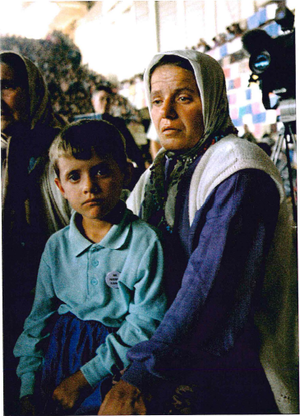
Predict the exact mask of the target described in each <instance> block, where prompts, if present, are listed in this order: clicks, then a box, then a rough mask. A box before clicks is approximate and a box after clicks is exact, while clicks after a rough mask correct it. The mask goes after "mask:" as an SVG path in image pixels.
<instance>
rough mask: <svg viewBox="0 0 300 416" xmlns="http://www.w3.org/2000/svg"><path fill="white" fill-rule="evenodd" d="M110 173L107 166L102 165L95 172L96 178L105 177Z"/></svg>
mask: <svg viewBox="0 0 300 416" xmlns="http://www.w3.org/2000/svg"><path fill="white" fill-rule="evenodd" d="M109 172H110V169H109V166H106V165H103V166H101V167H98V168H97V169H96V170H95V174H96V175H97V176H107V175H108V174H109Z"/></svg>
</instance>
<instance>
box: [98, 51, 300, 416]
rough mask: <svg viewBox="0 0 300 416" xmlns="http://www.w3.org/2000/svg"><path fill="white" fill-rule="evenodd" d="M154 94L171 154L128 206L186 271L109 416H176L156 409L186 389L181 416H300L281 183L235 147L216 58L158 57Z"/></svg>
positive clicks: (239, 144)
mask: <svg viewBox="0 0 300 416" xmlns="http://www.w3.org/2000/svg"><path fill="white" fill-rule="evenodd" d="M145 87H146V92H147V97H148V103H149V110H150V113H151V118H152V121H153V123H154V125H155V127H156V130H157V133H158V136H159V139H160V142H161V144H162V146H163V148H162V150H161V151H160V152H159V153H158V155H157V156H156V158H155V160H154V163H153V165H152V166H151V167H150V168H149V169H148V170H147V171H146V172H145V173H144V174H143V176H142V177H141V179H140V181H139V182H138V184H137V185H136V187H135V189H134V190H133V192H132V194H131V196H130V197H129V199H128V206H129V208H131V209H132V210H133V211H134V212H135V213H137V214H139V215H140V216H141V218H143V219H145V220H146V221H148V222H149V223H150V224H152V225H154V226H157V227H159V228H160V229H161V230H162V232H163V233H164V235H165V241H166V253H167V261H168V260H169V262H170V263H171V267H172V263H173V265H174V264H176V266H175V267H173V268H171V267H169V268H168V269H167V271H166V278H165V279H166V284H167V287H168V286H169V287H170V286H171V288H173V289H174V288H175V292H177V291H178V293H177V295H176V298H175V300H174V301H173V303H172V305H171V306H170V308H169V310H168V312H167V313H166V315H165V317H164V319H163V321H162V323H161V325H160V326H159V328H158V329H157V330H156V332H155V334H154V335H153V337H152V338H151V340H150V341H148V342H144V343H141V344H138V345H136V346H135V347H133V348H132V349H131V350H130V351H129V353H128V358H129V359H130V360H131V361H132V365H131V366H130V367H129V368H128V369H127V370H126V371H125V373H124V375H123V377H122V380H121V381H120V382H119V383H118V384H117V385H116V386H114V387H113V388H112V390H111V391H110V392H109V393H108V394H107V396H106V398H105V401H104V403H103V405H102V406H101V408H100V412H99V414H145V412H146V411H148V413H152V414H153V413H155V414H156V412H157V413H158V414H160V413H162V412H163V411H166V409H167V412H168V410H169V409H170V407H169V408H168V407H165V409H163V408H161V407H153V404H155V402H156V405H157V403H159V402H160V404H163V405H165V404H168V400H169V399H170V397H171V396H172V393H171V392H172V389H174V387H175V386H176V385H180V384H181V385H185V387H182V388H181V389H180V390H179V391H177V393H179V394H180V392H182V391H185V392H186V394H185V395H183V396H185V397H186V398H187V401H186V402H185V403H184V401H183V400H182V395H180V396H181V397H179V398H178V397H177V396H176V395H175V396H173V398H174V399H175V400H176V401H177V405H178V404H179V406H176V405H175V407H173V409H172V413H175V414H178V413H183V414H257V413H258V414H266V413H278V408H279V409H280V411H282V412H284V413H289V412H292V411H295V409H297V396H298V390H297V382H296V379H297V366H296V365H294V364H295V363H296V362H297V355H298V354H297V342H296V341H295V335H296V333H297V332H296V330H295V322H296V317H297V295H296V293H297V274H294V275H293V274H292V273H291V272H292V269H291V263H290V260H291V252H292V245H291V242H292V240H291V230H292V228H291V224H290V223H289V217H288V215H287V206H286V201H285V194H284V189H283V186H282V183H281V178H280V175H279V172H278V171H277V169H276V168H275V166H274V164H273V163H272V162H271V160H270V158H268V157H267V155H266V154H265V153H264V152H263V151H261V149H259V147H258V146H256V145H254V144H252V143H249V142H248V141H245V140H242V139H240V138H238V137H237V136H236V129H235V128H234V126H233V124H232V121H231V119H230V116H229V111H228V101H227V96H226V88H225V79H224V74H223V71H222V68H221V67H220V65H219V64H218V63H217V62H216V61H215V60H214V59H213V58H211V57H210V56H208V55H205V54H202V53H200V52H197V51H188V50H184V51H171V52H167V53H161V54H158V55H156V56H155V57H154V58H153V60H152V61H151V63H150V65H149V67H148V68H147V70H146V72H145ZM177 265H178V266H177ZM178 272H179V273H181V276H180V280H181V287H180V288H178V286H176V285H177V279H176V276H177V274H178ZM293 279H294V280H293ZM262 287H263V288H264V290H263V291H262V290H261V289H262ZM178 289H179V290H178ZM262 295H263V297H262ZM258 312H259V313H258ZM271 387H272V389H271ZM149 393H150V395H152V398H153V400H152V401H151V402H150V404H149V401H147V399H146V398H147V397H148V396H147V395H148V394H149ZM273 393H274V395H275V396H276V402H275V400H274V395H273ZM156 405H155V406H156Z"/></svg>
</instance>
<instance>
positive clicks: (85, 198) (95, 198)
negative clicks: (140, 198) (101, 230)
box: [55, 153, 125, 220]
mask: <svg viewBox="0 0 300 416" xmlns="http://www.w3.org/2000/svg"><path fill="white" fill-rule="evenodd" d="M58 168H59V173H60V175H59V176H60V177H59V179H58V178H56V179H55V183H56V185H57V186H58V188H59V190H60V191H61V193H62V195H63V196H64V197H65V198H66V199H67V200H68V201H69V203H70V205H71V207H72V208H73V209H74V210H75V211H77V212H78V213H79V214H81V215H82V216H83V217H84V219H85V220H88V219H91V220H94V219H100V220H101V219H102V218H103V217H104V216H105V215H106V214H108V213H109V212H110V211H111V210H112V209H113V208H114V207H115V205H116V204H117V202H118V201H119V199H120V195H121V191H122V188H123V184H124V176H125V175H124V173H123V172H122V171H121V170H120V168H119V166H118V164H117V163H116V161H115V160H113V159H112V158H111V157H109V158H106V159H101V158H100V157H99V156H97V155H96V154H95V153H93V156H92V158H91V159H90V160H77V159H75V158H74V157H61V158H59V160H58Z"/></svg>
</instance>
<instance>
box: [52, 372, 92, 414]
mask: <svg viewBox="0 0 300 416" xmlns="http://www.w3.org/2000/svg"><path fill="white" fill-rule="evenodd" d="M88 386H89V383H88V382H87V380H86V378H85V377H84V375H83V374H82V372H81V371H80V370H79V371H77V373H75V374H73V375H71V376H70V377H68V378H66V379H65V380H63V381H62V382H61V383H60V385H59V386H58V387H56V389H55V390H54V393H53V396H52V399H53V400H54V401H55V402H58V403H59V405H60V406H62V408H63V409H72V408H73V407H74V406H75V404H76V402H77V401H78V399H79V396H80V393H81V392H82V390H83V389H85V388H86V387H88Z"/></svg>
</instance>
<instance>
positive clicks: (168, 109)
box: [161, 100, 177, 119]
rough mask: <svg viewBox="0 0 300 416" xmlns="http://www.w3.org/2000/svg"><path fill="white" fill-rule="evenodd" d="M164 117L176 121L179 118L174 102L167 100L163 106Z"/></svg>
mask: <svg viewBox="0 0 300 416" xmlns="http://www.w3.org/2000/svg"><path fill="white" fill-rule="evenodd" d="M161 111H162V116H163V117H164V118H171V119H174V118H176V117H177V113H176V109H175V106H174V103H173V101H171V100H165V101H164V102H163V105H162V106H161Z"/></svg>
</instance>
